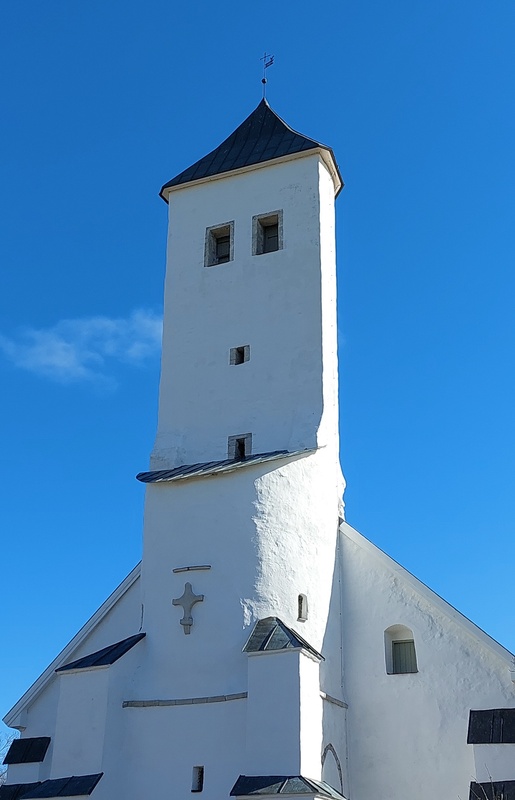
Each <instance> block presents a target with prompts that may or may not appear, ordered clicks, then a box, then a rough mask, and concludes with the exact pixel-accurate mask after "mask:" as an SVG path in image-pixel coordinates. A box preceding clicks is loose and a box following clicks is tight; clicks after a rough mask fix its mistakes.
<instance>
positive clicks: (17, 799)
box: [0, 781, 40, 800]
mask: <svg viewBox="0 0 515 800" xmlns="http://www.w3.org/2000/svg"><path fill="white" fill-rule="evenodd" d="M39 785H40V781H36V783H4V785H3V786H0V800H21V798H22V797H25V795H26V793H27V792H30V790H31V789H35V788H36V787H37V786H39Z"/></svg>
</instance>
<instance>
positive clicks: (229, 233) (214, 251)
mask: <svg viewBox="0 0 515 800" xmlns="http://www.w3.org/2000/svg"><path fill="white" fill-rule="evenodd" d="M233 232H234V223H233V222H227V223H226V224H225V225H217V226H214V227H212V228H208V229H207V230H206V243H205V254H204V266H205V267H215V266H217V265H218V264H226V263H227V262H228V261H232V260H233Z"/></svg>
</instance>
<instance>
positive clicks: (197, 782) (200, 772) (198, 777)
mask: <svg viewBox="0 0 515 800" xmlns="http://www.w3.org/2000/svg"><path fill="white" fill-rule="evenodd" d="M203 788H204V767H193V773H192V776H191V791H192V792H201V791H202V789H203Z"/></svg>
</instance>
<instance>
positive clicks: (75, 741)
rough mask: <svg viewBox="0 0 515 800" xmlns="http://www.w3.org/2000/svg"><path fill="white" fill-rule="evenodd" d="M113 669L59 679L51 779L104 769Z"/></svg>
mask: <svg viewBox="0 0 515 800" xmlns="http://www.w3.org/2000/svg"><path fill="white" fill-rule="evenodd" d="M109 669H110V667H93V668H91V669H82V670H77V671H72V672H63V673H60V675H59V678H58V679H59V684H60V686H59V703H58V706H57V723H56V727H55V732H54V735H53V737H52V738H53V745H54V747H53V757H52V768H51V772H50V777H51V778H62V777H63V776H65V775H88V774H93V773H96V772H100V771H101V769H102V762H103V752H104V738H105V727H106V716H107V697H108V686H109V682H108V681H109Z"/></svg>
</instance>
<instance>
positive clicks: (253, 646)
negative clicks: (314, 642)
mask: <svg viewBox="0 0 515 800" xmlns="http://www.w3.org/2000/svg"><path fill="white" fill-rule="evenodd" d="M299 648H300V649H302V650H307V651H308V653H311V655H313V656H315V658H317V659H319V660H322V661H324V660H325V659H324V657H323V655H321V654H320V653H319V652H318V650H315V648H314V647H312V646H311V645H310V644H309V643H308V642H306V640H305V639H303V638H302V636H301V635H300V634H299V633H297V632H296V631H294V630H292V629H291V628H289V627H288V626H287V625H285V624H284V622H282V621H281V620H280V619H279V617H265V618H264V619H260V620H259V621H258V622H256V624H255V626H254V630H253V631H252V633H251V634H250V637H249V639H248V641H247V643H246V645H245V646H244V648H243V652H244V653H265V652H271V651H272V652H273V651H277V650H293V649H295V650H298V649H299Z"/></svg>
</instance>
